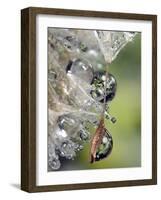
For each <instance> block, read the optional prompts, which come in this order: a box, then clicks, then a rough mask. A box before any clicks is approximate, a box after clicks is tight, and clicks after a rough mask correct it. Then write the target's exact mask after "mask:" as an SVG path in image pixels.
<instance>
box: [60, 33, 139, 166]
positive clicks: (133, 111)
mask: <svg viewBox="0 0 161 200" xmlns="http://www.w3.org/2000/svg"><path fill="white" fill-rule="evenodd" d="M109 72H110V73H111V74H113V75H114V76H115V78H116V80H117V93H116V96H115V98H114V99H113V101H112V102H111V103H110V110H109V111H110V114H111V115H112V116H114V117H116V118H117V122H116V123H115V124H112V123H111V122H110V121H106V127H107V129H108V130H109V131H110V133H111V135H112V137H113V150H112V152H111V154H110V156H109V157H108V158H106V159H104V160H101V161H99V162H95V163H93V164H90V163H89V152H90V143H86V144H85V145H84V149H83V150H82V151H80V152H78V153H77V156H76V158H75V159H74V160H69V161H68V160H62V162H63V164H62V167H61V169H60V170H80V169H102V168H122V167H125V168H126V167H139V166H141V33H138V34H137V35H136V36H135V38H134V40H133V41H132V42H129V43H128V44H127V45H126V46H125V47H124V49H122V50H121V52H120V53H119V55H118V56H117V58H116V59H115V60H114V61H113V63H112V64H111V65H110V69H109ZM91 131H92V132H93V133H94V130H91Z"/></svg>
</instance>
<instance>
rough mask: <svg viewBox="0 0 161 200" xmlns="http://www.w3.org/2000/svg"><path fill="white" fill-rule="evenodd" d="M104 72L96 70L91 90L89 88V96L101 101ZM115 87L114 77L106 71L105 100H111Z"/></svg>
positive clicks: (102, 98)
mask: <svg viewBox="0 0 161 200" xmlns="http://www.w3.org/2000/svg"><path fill="white" fill-rule="evenodd" d="M105 80H106V76H105V72H97V73H95V75H94V79H93V81H92V87H93V88H92V90H91V96H92V97H93V98H94V99H95V100H97V101H99V102H101V103H103V102H104V93H105V92H104V87H105ZM116 89H117V82H116V79H115V77H114V76H113V75H112V74H110V73H108V77H107V87H106V102H108V101H112V100H113V98H114V97H115V94H116Z"/></svg>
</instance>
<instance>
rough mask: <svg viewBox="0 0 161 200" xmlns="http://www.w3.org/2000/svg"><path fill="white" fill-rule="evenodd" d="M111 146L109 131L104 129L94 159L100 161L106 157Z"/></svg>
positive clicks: (111, 140)
mask: <svg viewBox="0 0 161 200" xmlns="http://www.w3.org/2000/svg"><path fill="white" fill-rule="evenodd" d="M112 148H113V139H112V136H111V135H110V133H109V132H108V131H107V129H105V135H104V137H103V139H102V143H101V145H100V147H99V149H98V151H97V153H96V159H95V161H100V160H102V159H104V158H107V157H108V156H109V155H110V153H111V151H112Z"/></svg>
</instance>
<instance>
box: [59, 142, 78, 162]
mask: <svg viewBox="0 0 161 200" xmlns="http://www.w3.org/2000/svg"><path fill="white" fill-rule="evenodd" d="M74 145H75V144H74V143H73V142H72V141H71V140H67V141H65V142H63V143H62V145H61V147H60V149H59V151H60V156H62V157H66V158H67V159H72V158H73V157H75V155H76V153H75V148H74Z"/></svg>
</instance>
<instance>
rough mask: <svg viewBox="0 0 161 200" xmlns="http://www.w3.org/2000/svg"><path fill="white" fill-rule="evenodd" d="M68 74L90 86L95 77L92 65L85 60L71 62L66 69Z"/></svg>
mask: <svg viewBox="0 0 161 200" xmlns="http://www.w3.org/2000/svg"><path fill="white" fill-rule="evenodd" d="M66 72H69V73H71V74H73V75H75V76H77V77H78V78H79V79H81V80H83V81H85V82H87V83H89V84H90V83H91V82H92V80H93V76H94V71H93V68H92V65H91V64H90V63H89V62H88V61H87V60H84V59H76V60H74V61H71V60H70V61H69V63H68V65H67V67H66Z"/></svg>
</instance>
